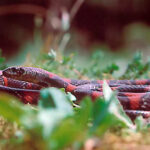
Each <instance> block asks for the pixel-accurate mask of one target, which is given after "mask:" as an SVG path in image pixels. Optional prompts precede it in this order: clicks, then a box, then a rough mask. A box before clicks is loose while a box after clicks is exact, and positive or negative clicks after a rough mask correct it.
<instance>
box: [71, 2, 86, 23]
mask: <svg viewBox="0 0 150 150" xmlns="http://www.w3.org/2000/svg"><path fill="white" fill-rule="evenodd" d="M83 2H84V0H77V1H76V2H75V4H74V6H73V7H72V9H71V12H70V20H71V21H72V20H73V18H74V17H75V15H76V14H77V12H78V10H79V8H80V7H81V5H82V4H83Z"/></svg>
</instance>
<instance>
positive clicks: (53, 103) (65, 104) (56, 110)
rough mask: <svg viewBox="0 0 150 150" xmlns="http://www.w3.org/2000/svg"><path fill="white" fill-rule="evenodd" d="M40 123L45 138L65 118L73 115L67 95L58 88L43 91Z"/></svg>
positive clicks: (40, 104)
mask: <svg viewBox="0 0 150 150" xmlns="http://www.w3.org/2000/svg"><path fill="white" fill-rule="evenodd" d="M39 106H40V108H41V109H40V110H39V112H38V121H39V123H40V124H41V125H42V127H43V136H44V137H48V136H49V135H50V134H51V132H52V130H53V129H54V127H55V126H56V125H57V124H58V123H59V122H60V121H61V120H62V119H64V118H65V117H67V116H70V115H72V114H73V108H72V106H71V104H70V102H69V101H68V100H67V98H66V95H65V93H63V92H62V91H61V90H58V89H56V88H47V89H43V90H42V91H41V98H40V102H39Z"/></svg>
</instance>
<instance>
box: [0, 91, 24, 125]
mask: <svg viewBox="0 0 150 150" xmlns="http://www.w3.org/2000/svg"><path fill="white" fill-rule="evenodd" d="M23 114H24V108H23V105H22V104H21V103H20V102H19V101H17V100H16V98H14V97H13V96H10V95H7V94H2V93H1V97H0V115H2V116H3V117H5V118H7V119H8V120H9V121H15V122H17V123H20V119H21V117H22V115H23Z"/></svg>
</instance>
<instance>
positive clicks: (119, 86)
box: [0, 67, 150, 118]
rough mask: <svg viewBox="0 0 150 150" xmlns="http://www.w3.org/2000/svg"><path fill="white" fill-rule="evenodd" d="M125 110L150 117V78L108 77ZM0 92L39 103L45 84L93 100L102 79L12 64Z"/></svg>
mask: <svg viewBox="0 0 150 150" xmlns="http://www.w3.org/2000/svg"><path fill="white" fill-rule="evenodd" d="M106 82H107V83H108V85H109V86H110V88H111V89H112V90H116V91H117V98H118V100H119V101H120V103H121V104H122V106H123V108H124V109H125V111H126V113H127V114H128V115H129V116H131V117H133V116H138V115H140V114H141V115H142V116H143V117H145V118H148V117H150V80H146V79H145V80H107V81H106ZM0 85H1V86H0V91H6V92H8V93H11V94H14V95H16V96H17V97H19V98H20V99H21V100H22V101H23V102H24V103H31V104H36V103H37V101H38V98H39V90H40V89H41V88H43V87H57V88H64V89H65V90H66V92H71V93H72V94H73V95H75V96H76V97H77V100H81V99H82V98H83V97H85V96H87V95H88V96H91V97H92V99H93V100H95V99H96V98H98V97H100V96H103V81H102V80H93V81H90V80H75V79H67V78H61V77H59V76H57V75H56V74H53V73H51V72H48V71H45V70H43V69H40V68H33V67H9V68H7V69H5V70H3V71H2V73H1V75H0Z"/></svg>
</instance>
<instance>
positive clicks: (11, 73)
mask: <svg viewBox="0 0 150 150" xmlns="http://www.w3.org/2000/svg"><path fill="white" fill-rule="evenodd" d="M24 73H25V70H24V69H23V68H22V67H9V68H7V69H5V70H3V72H2V74H3V75H4V76H6V77H9V78H15V77H20V76H22V75H23V74H24Z"/></svg>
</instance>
